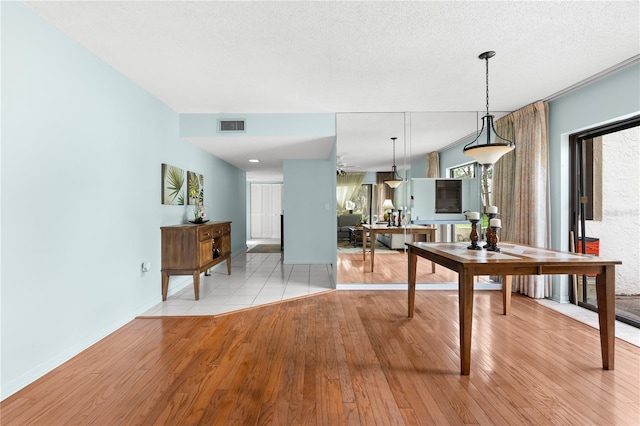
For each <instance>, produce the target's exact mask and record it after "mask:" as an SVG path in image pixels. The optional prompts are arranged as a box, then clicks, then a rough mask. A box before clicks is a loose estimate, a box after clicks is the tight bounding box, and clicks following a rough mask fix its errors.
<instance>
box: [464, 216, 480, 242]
mask: <svg viewBox="0 0 640 426" xmlns="http://www.w3.org/2000/svg"><path fill="white" fill-rule="evenodd" d="M467 219H468V220H469V222H471V234H470V235H469V238H471V245H470V246H469V247H467V248H468V249H469V250H482V247H480V246H479V245H478V222H479V221H480V213H478V212H469V213H467Z"/></svg>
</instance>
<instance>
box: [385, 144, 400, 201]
mask: <svg viewBox="0 0 640 426" xmlns="http://www.w3.org/2000/svg"><path fill="white" fill-rule="evenodd" d="M396 139H398V138H391V141H392V142H393V166H391V170H393V176H392V177H391V179H389V180H385V181H384V183H386V184H387V185H389V187H390V188H393V189H395V188H397V187H399V186H400V185H402V183H403V182H404V181H403V180H402V179H401V178H400V176H398V174H397V173H396Z"/></svg>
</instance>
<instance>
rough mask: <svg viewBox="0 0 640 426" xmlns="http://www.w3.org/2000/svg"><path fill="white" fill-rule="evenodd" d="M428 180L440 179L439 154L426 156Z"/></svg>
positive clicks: (431, 153) (432, 153)
mask: <svg viewBox="0 0 640 426" xmlns="http://www.w3.org/2000/svg"><path fill="white" fill-rule="evenodd" d="M426 177H428V178H439V177H440V153H439V152H437V151H435V152H430V153H428V154H427V176H426Z"/></svg>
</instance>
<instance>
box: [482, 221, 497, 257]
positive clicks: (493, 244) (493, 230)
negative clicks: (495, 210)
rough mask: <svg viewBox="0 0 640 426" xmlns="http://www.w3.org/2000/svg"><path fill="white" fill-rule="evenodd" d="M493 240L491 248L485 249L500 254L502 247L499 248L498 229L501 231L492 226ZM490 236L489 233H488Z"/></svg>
mask: <svg viewBox="0 0 640 426" xmlns="http://www.w3.org/2000/svg"><path fill="white" fill-rule="evenodd" d="M490 229H491V240H488V241H489V244H490V246H489V247H487V246H485V249H486V250H488V251H495V252H499V251H500V247H498V229H500V227H499V226H491V227H490ZM487 234H488V232H487Z"/></svg>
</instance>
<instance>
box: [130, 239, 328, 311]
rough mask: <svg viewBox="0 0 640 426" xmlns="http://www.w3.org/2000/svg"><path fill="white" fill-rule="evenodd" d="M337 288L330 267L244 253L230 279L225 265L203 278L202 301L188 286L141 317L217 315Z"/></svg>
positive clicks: (234, 262)
mask: <svg viewBox="0 0 640 426" xmlns="http://www.w3.org/2000/svg"><path fill="white" fill-rule="evenodd" d="M269 243H270V244H274V242H273V241H270V242H269ZM279 243H280V242H279V241H277V244H279ZM255 245H256V242H255V241H252V242H250V243H249V244H248V246H249V247H250V248H251V247H252V246H255ZM334 288H335V284H334V282H333V278H332V269H331V265H284V264H283V263H282V254H280V253H274V254H271V253H246V252H245V253H241V254H239V255H237V256H234V257H233V258H232V259H231V275H227V267H226V264H225V263H222V264H220V265H218V267H216V268H214V269H212V270H211V275H210V276H204V275H202V276H201V278H200V300H197V301H196V300H194V295H193V285H188V286H186V287H185V288H183V289H181V290H180V291H178V292H177V293H175V294H173V295H171V296H169V297H167V300H166V301H165V302H162V303H159V304H158V305H156V306H154V307H153V308H151V309H149V310H148V311H147V312H145V313H143V314H142V316H192V315H218V314H222V313H226V312H231V311H237V310H241V309H245V308H251V307H254V306H259V305H265V304H268V303H273V302H278V301H281V300H287V299H294V298H297V297H302V296H308V295H310V294H315V293H320V292H324V291H329V290H332V289H334Z"/></svg>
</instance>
